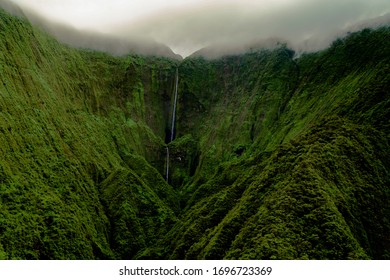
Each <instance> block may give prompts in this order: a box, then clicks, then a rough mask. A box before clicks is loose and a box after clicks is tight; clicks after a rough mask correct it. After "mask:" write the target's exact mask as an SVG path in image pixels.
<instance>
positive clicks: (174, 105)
mask: <svg viewBox="0 0 390 280" xmlns="http://www.w3.org/2000/svg"><path fill="white" fill-rule="evenodd" d="M178 84H179V71H178V69H176V80H175V98H174V101H173V111H172V127H171V142H172V141H173V137H174V133H175V121H176V103H177V86H178Z"/></svg>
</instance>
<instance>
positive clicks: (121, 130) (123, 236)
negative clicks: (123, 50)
mask: <svg viewBox="0 0 390 280" xmlns="http://www.w3.org/2000/svg"><path fill="white" fill-rule="evenodd" d="M389 39H390V29H389V28H380V29H377V30H374V31H373V30H363V31H361V32H357V33H353V34H350V35H349V36H348V37H347V38H345V39H339V40H337V41H336V42H334V43H333V45H332V46H331V47H330V48H329V49H327V50H324V51H322V52H318V53H314V54H305V55H303V56H301V57H299V58H295V57H294V52H293V51H292V50H289V49H288V48H287V47H286V46H285V45H280V46H279V47H278V48H276V49H274V50H256V51H252V52H249V53H247V54H243V55H239V56H227V57H223V58H221V59H217V60H205V59H202V58H195V57H193V58H188V59H185V60H184V61H182V62H179V61H175V60H170V59H166V58H158V57H140V56H132V55H129V56H125V57H112V56H109V55H107V54H103V53H98V52H93V51H88V50H75V49H72V48H69V47H66V46H63V45H61V44H59V43H58V42H57V41H55V40H54V39H52V38H51V37H50V36H48V35H47V34H45V33H43V32H42V31H40V30H38V29H36V28H34V27H32V26H31V25H30V24H29V23H28V22H27V21H25V20H23V19H19V18H15V17H12V16H10V15H8V14H7V13H5V12H4V11H0V77H1V82H0V96H1V100H0V143H1V145H0V149H1V152H0V258H4V259H111V258H112V259H137V258H138V259H139V258H143V259H151V258H164V259H222V258H226V259H371V258H374V259H388V258H389V257H390V237H389V234H388V232H389V231H390V206H389V203H388V201H389V198H390V187H389V186H390V176H389V175H390V174H389V172H390V160H389V151H390V147H389V135H390V130H389V129H390V127H389V119H390V115H389V108H390V106H389V102H390V98H389V86H390V75H389V69H390V46H389V44H388V42H389ZM176 69H178V73H179V100H178V104H177V123H176V130H175V136H176V137H175V140H174V141H173V142H171V143H169V144H166V143H165V142H166V139H168V137H167V135H169V128H170V127H171V119H172V112H171V111H172V103H173V96H172V94H173V88H174V81H175V73H176ZM167 142H168V141H167ZM167 146H168V147H169V151H170V178H169V184H168V183H167V182H166V181H165V179H164V177H165V168H166V154H165V153H166V147H167Z"/></svg>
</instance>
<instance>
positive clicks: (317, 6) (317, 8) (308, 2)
mask: <svg viewBox="0 0 390 280" xmlns="http://www.w3.org/2000/svg"><path fill="white" fill-rule="evenodd" d="M1 2H4V0H2V1H1ZM1 2H0V3H1ZM100 2H102V1H100ZM192 2H194V1H192ZM200 2H201V4H199V5H196V4H192V5H191V6H178V7H176V8H172V9H170V10H167V9H164V10H158V11H156V12H154V14H152V15H149V16H144V17H141V18H139V19H137V20H126V19H125V18H124V19H120V20H117V21H113V22H112V23H111V24H107V25H106V26H104V31H105V34H102V33H98V32H91V31H85V30H84V31H83V30H77V29H75V28H73V29H72V28H70V27H68V26H65V25H63V24H58V23H55V22H53V21H48V20H47V18H50V16H49V15H46V16H45V15H40V14H39V13H38V12H33V11H32V10H31V9H26V8H24V12H25V14H26V15H27V16H28V17H29V18H30V20H31V21H33V22H35V23H36V24H38V25H41V26H44V27H45V28H46V29H47V30H48V31H49V32H50V33H52V34H55V35H56V36H57V38H59V39H60V40H62V41H64V42H66V43H68V44H71V45H73V46H77V47H89V48H95V49H100V50H104V51H110V52H112V53H116V54H118V53H119V54H121V53H123V52H126V51H128V50H129V49H131V47H129V46H130V45H132V46H135V45H137V47H133V49H137V48H138V49H146V48H145V46H149V45H150V46H153V47H151V48H150V50H149V53H150V54H153V52H157V51H160V53H161V52H166V51H167V50H166V49H165V50H164V51H161V50H162V49H163V48H164V47H163V46H162V45H161V44H165V45H167V46H169V47H170V48H172V49H173V50H174V51H175V52H176V53H179V54H181V55H183V56H188V55H190V54H192V53H193V52H196V51H198V50H199V49H203V54H204V55H207V51H208V52H209V54H211V55H210V56H213V57H216V56H219V55H223V54H229V53H239V52H244V51H246V50H247V49H249V48H250V47H252V46H263V45H264V46H266V47H270V46H272V45H273V44H275V43H276V42H279V41H281V42H286V43H288V45H289V46H290V47H292V48H294V49H295V50H296V51H298V52H305V51H306V52H309V51H317V50H320V49H323V48H326V47H327V46H329V44H330V43H331V42H332V41H333V40H334V39H335V38H336V37H338V36H342V35H343V34H345V33H346V32H347V31H355V30H357V29H358V28H364V27H376V26H380V25H389V24H390V2H389V1H388V0H370V1H367V0H343V1H340V0H279V1H275V2H271V1H263V0H258V1H249V0H242V1H232V0H230V1H228V0H226V1H224V0H218V1H200ZM113 3H115V1H113ZM22 8H23V7H22ZM113 16H114V17H115V15H113ZM156 42H159V43H161V44H159V43H156ZM118 48H119V50H120V51H118ZM206 50H207V51H206Z"/></svg>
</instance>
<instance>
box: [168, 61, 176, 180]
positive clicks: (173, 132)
mask: <svg viewBox="0 0 390 280" xmlns="http://www.w3.org/2000/svg"><path fill="white" fill-rule="evenodd" d="M178 85H179V71H178V69H177V68H176V77H175V87H174V101H173V110H172V125H171V137H170V142H172V141H173V138H174V134H175V122H176V104H177V91H178V90H177V88H178ZM166 151H167V163H166V171H165V172H166V173H165V175H166V176H165V179H166V181H167V182H168V180H169V148H168V146H167V147H166Z"/></svg>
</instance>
